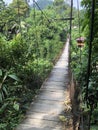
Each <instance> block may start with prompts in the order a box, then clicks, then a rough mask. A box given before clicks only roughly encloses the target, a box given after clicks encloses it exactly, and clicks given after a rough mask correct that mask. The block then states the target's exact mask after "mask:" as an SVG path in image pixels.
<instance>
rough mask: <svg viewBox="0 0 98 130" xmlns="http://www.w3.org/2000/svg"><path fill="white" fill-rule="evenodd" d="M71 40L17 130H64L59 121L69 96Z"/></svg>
mask: <svg viewBox="0 0 98 130" xmlns="http://www.w3.org/2000/svg"><path fill="white" fill-rule="evenodd" d="M68 48H69V39H68V40H67V42H66V45H65V48H64V51H63V53H62V55H61V57H60V59H59V60H58V62H57V63H56V65H55V66H54V68H53V70H52V71H51V73H50V76H49V78H48V79H47V81H45V82H44V83H43V85H42V87H41V90H40V93H39V94H38V95H37V97H36V99H35V100H34V102H32V103H31V106H30V108H29V110H28V111H27V115H26V119H25V120H24V121H23V122H22V123H21V124H20V125H19V126H18V127H17V128H16V130H63V125H62V122H61V121H60V119H59V116H60V115H63V113H64V101H65V100H66V96H67V93H68V91H67V85H68V82H69V79H68V59H69V51H68Z"/></svg>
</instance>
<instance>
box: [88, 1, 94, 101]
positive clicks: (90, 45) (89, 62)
mask: <svg viewBox="0 0 98 130" xmlns="http://www.w3.org/2000/svg"><path fill="white" fill-rule="evenodd" d="M94 17H95V0H92V10H91V28H90V30H91V31H90V44H89V57H88V69H87V86H86V100H87V99H88V86H89V78H90V76H91V57H92V42H93V31H94Z"/></svg>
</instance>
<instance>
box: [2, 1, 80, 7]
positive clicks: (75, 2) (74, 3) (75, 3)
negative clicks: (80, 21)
mask: <svg viewBox="0 0 98 130" xmlns="http://www.w3.org/2000/svg"><path fill="white" fill-rule="evenodd" d="M4 1H5V2H6V3H11V2H12V0H4ZM30 1H32V0H30ZM79 1H81V0H79ZM73 5H74V6H75V7H77V0H73Z"/></svg>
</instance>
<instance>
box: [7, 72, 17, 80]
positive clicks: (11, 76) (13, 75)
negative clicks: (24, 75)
mask: <svg viewBox="0 0 98 130" xmlns="http://www.w3.org/2000/svg"><path fill="white" fill-rule="evenodd" d="M8 77H10V78H12V79H14V80H16V81H19V78H18V77H17V76H16V75H15V74H10V75H8Z"/></svg>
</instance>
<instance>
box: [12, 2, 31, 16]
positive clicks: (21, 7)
mask: <svg viewBox="0 0 98 130" xmlns="http://www.w3.org/2000/svg"><path fill="white" fill-rule="evenodd" d="M10 7H12V9H14V10H15V12H16V14H17V15H19V17H20V16H21V17H25V16H26V15H27V13H28V10H29V5H28V3H27V1H26V0H13V1H12V3H11V4H10Z"/></svg>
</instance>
